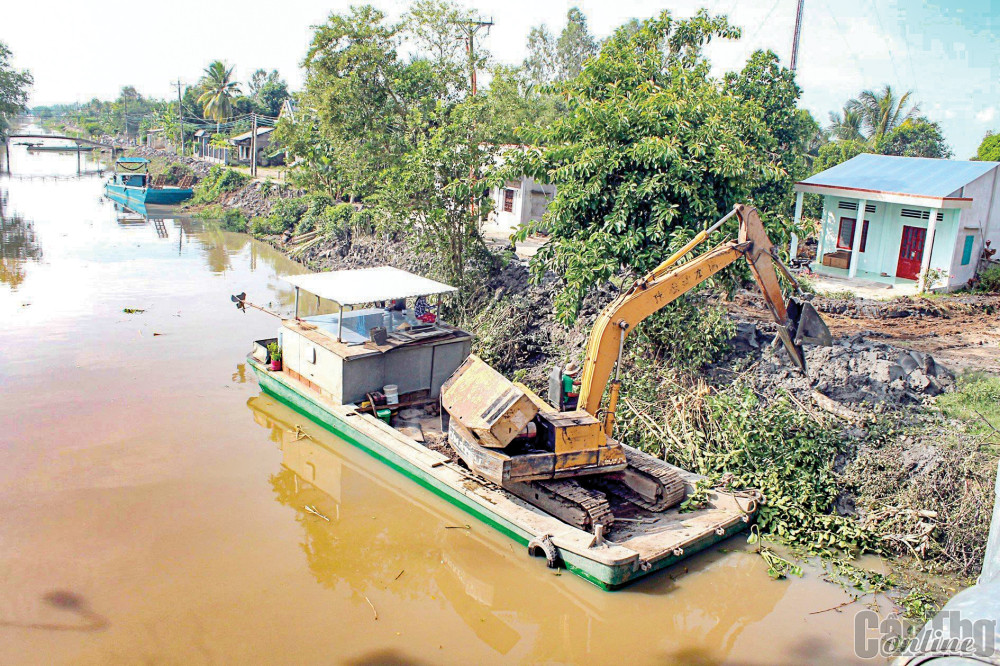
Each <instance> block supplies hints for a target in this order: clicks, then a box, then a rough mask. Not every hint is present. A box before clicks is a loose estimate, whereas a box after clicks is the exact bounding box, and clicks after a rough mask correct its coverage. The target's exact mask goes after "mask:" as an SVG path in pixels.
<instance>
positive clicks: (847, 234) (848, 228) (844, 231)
mask: <svg viewBox="0 0 1000 666" xmlns="http://www.w3.org/2000/svg"><path fill="white" fill-rule="evenodd" d="M855 222H857V220H855V219H854V218H851V217H842V218H840V229H839V230H838V231H837V249H838V250H850V249H851V248H852V247H853V246H854V224H855Z"/></svg>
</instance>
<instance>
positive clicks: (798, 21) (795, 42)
mask: <svg viewBox="0 0 1000 666" xmlns="http://www.w3.org/2000/svg"><path fill="white" fill-rule="evenodd" d="M804 4H805V0H799V6H798V8H796V10H795V36H794V37H793V38H792V66H791V70H792V71H793V72H794V71H795V65H796V64H798V61H799V39H800V38H801V37H802V5H804Z"/></svg>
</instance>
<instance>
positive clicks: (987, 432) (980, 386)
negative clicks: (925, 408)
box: [938, 372, 1000, 445]
mask: <svg viewBox="0 0 1000 666" xmlns="http://www.w3.org/2000/svg"><path fill="white" fill-rule="evenodd" d="M938 406H939V407H940V408H941V410H942V411H943V412H944V413H945V415H946V416H949V417H951V418H957V419H961V420H962V421H965V423H966V426H967V427H968V429H969V432H970V433H971V434H972V435H974V436H976V437H978V438H981V439H982V440H984V441H985V442H989V443H991V444H993V445H1000V377H998V376H996V375H990V374H987V373H985V372H967V373H965V374H964V375H961V376H960V377H959V378H958V385H957V387H956V390H955V391H954V392H953V393H948V394H945V395H943V396H941V397H940V398H938Z"/></svg>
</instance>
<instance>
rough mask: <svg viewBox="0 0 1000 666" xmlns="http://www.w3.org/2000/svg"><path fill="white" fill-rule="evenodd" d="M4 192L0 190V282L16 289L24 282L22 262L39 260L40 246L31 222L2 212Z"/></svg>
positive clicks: (40, 254)
mask: <svg viewBox="0 0 1000 666" xmlns="http://www.w3.org/2000/svg"><path fill="white" fill-rule="evenodd" d="M5 194H6V193H4V192H0V282H4V283H6V284H9V285H10V288H11V290H15V289H17V287H18V285H20V284H21V283H22V282H24V276H25V273H24V264H25V263H27V262H29V261H39V260H40V259H41V258H42V248H41V246H40V245H39V244H38V240H37V239H36V238H35V229H34V226H32V224H31V222H28V221H26V220H25V219H24V218H23V217H21V216H20V215H18V214H16V213H14V214H12V215H10V216H8V215H6V214H5V213H4V203H5V201H4V198H5Z"/></svg>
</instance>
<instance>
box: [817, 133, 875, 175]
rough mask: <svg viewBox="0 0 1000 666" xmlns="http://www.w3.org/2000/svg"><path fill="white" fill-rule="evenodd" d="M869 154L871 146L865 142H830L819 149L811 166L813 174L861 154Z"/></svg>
mask: <svg viewBox="0 0 1000 666" xmlns="http://www.w3.org/2000/svg"><path fill="white" fill-rule="evenodd" d="M870 152H871V146H870V145H869V144H868V142H867V141H849V140H846V141H831V142H830V143H828V144H826V145H825V146H823V147H822V148H820V149H819V156H818V157H817V158H816V161H815V162H814V164H813V172H815V173H819V172H820V171H825V170H827V169H829V168H831V167H835V166H837V165H838V164H840V163H841V162H846V161H847V160H849V159H851V158H852V157H856V156H858V155H860V154H861V153H870Z"/></svg>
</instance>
